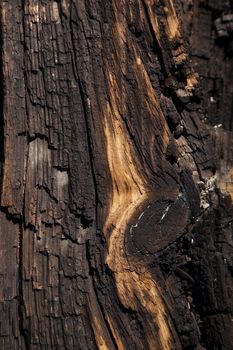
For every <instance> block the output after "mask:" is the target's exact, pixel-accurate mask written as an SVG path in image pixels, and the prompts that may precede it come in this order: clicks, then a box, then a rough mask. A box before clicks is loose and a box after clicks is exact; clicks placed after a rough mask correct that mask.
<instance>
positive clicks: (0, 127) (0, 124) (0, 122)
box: [0, 6, 4, 192]
mask: <svg viewBox="0 0 233 350" xmlns="http://www.w3.org/2000/svg"><path fill="white" fill-rule="evenodd" d="M2 11H3V9H2V6H1V7H0V47H1V48H2V50H1V54H0V185H1V192H2V177H3V164H4V74H3V18H2V16H3V13H2Z"/></svg>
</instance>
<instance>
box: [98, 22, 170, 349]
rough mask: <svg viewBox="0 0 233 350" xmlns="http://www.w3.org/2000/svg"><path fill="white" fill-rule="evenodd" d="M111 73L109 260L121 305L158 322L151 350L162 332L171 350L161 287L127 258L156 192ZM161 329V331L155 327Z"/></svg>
mask: <svg viewBox="0 0 233 350" xmlns="http://www.w3.org/2000/svg"><path fill="white" fill-rule="evenodd" d="M118 28H119V23H118ZM133 52H134V54H135V67H134V69H135V72H137V74H135V76H136V77H137V79H138V86H143V87H145V91H144V93H145V105H146V106H147V110H148V118H151V123H152V125H153V119H154V122H155V120H156V123H158V124H160V126H161V130H162V140H163V149H164V150H165V149H166V147H167V145H168V142H169V132H168V127H167V124H166V121H165V118H164V116H163V114H162V111H161V108H160V105H159V102H158V100H157V97H156V96H155V92H154V90H153V87H152V85H151V82H150V79H149V77H148V75H147V72H146V70H145V67H144V65H143V64H142V61H141V59H140V57H138V54H137V53H136V50H135V49H133ZM122 57H124V56H122ZM108 76H109V85H110V101H109V103H108V104H107V106H106V113H105V119H104V132H105V137H106V148H107V159H108V165H109V169H110V173H111V177H112V193H111V199H110V204H109V213H108V216H107V219H106V222H105V225H104V233H105V234H106V237H108V238H109V240H108V242H109V244H108V255H107V257H106V264H107V265H108V266H109V268H110V269H111V270H112V271H113V272H114V276H115V281H116V287H117V291H118V295H119V298H120V300H121V302H122V304H123V305H124V306H125V307H128V308H132V309H135V310H136V309H137V305H138V301H139V302H140V305H141V307H142V309H144V310H145V311H146V312H148V313H149V314H150V315H151V317H152V319H153V320H154V322H152V323H150V322H148V327H147V330H148V333H147V334H145V337H146V339H147V342H148V344H149V348H150V349H156V348H157V346H158V339H157V338H158V334H159V338H160V339H159V343H160V348H161V349H171V327H170V321H169V316H168V315H167V314H166V311H165V306H164V303H163V300H162V297H161V295H160V291H159V288H158V286H157V284H156V282H155V281H154V280H153V278H152V276H151V273H150V272H149V271H148V269H147V268H146V266H144V265H143V264H142V263H141V262H140V261H139V260H135V259H132V258H130V257H129V256H127V255H126V254H127V253H126V251H125V245H124V239H125V232H126V229H127V226H128V224H129V222H130V220H131V219H132V217H133V216H134V215H135V214H136V213H138V212H139V211H140V210H142V209H143V207H144V206H145V205H147V204H146V203H147V201H148V199H149V197H150V196H152V195H153V193H152V192H151V186H150V179H148V178H146V176H145V175H144V176H143V175H142V174H143V173H144V171H142V169H141V165H140V162H139V160H138V155H137V153H136V151H135V148H134V146H133V143H132V140H131V139H130V136H129V134H128V132H127V130H126V127H125V124H124V122H123V120H122V117H121V115H120V113H119V110H118V104H119V103H120V108H121V110H124V99H125V97H124V96H123V93H122V92H121V89H120V87H119V86H118V85H117V82H116V79H115V78H114V74H113V73H111V72H109V74H108ZM148 137H149V140H148V145H147V147H148V148H150V142H152V140H153V135H148ZM108 323H109V325H110V327H111V330H112V333H113V334H114V337H115V340H116V342H117V344H118V347H119V349H122V350H123V349H125V347H124V345H123V343H122V342H121V339H120V337H119V335H118V334H117V332H116V330H115V327H114V324H113V322H112V320H111V316H110V315H109V316H108ZM157 327H158V328H159V332H158V331H157V330H156V329H157Z"/></svg>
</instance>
